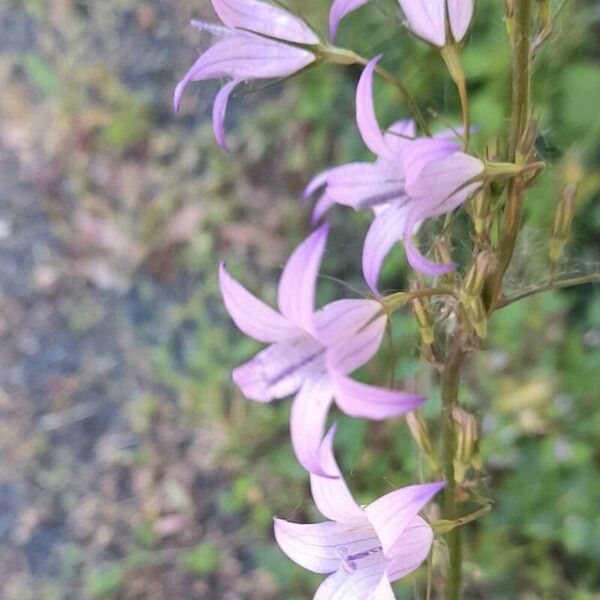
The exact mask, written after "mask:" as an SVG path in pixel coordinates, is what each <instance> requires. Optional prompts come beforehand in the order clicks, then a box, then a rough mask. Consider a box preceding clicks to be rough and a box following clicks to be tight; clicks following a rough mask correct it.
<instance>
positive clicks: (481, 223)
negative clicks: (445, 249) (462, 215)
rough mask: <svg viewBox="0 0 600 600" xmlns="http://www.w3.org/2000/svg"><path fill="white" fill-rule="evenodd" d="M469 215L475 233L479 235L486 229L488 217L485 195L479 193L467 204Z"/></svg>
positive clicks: (487, 203)
mask: <svg viewBox="0 0 600 600" xmlns="http://www.w3.org/2000/svg"><path fill="white" fill-rule="evenodd" d="M468 208H469V215H470V216H471V219H472V220H473V227H474V228H475V233H476V234H477V235H481V234H482V233H483V232H484V231H485V230H486V229H487V225H488V222H489V217H490V201H489V198H488V196H487V195H486V194H484V193H483V192H479V193H478V194H476V195H475V196H474V197H473V198H472V199H471V200H470V202H469V207H468Z"/></svg>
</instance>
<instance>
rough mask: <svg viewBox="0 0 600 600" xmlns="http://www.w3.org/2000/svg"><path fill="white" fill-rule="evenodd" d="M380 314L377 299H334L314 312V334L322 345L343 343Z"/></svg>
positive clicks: (379, 305)
mask: <svg viewBox="0 0 600 600" xmlns="http://www.w3.org/2000/svg"><path fill="white" fill-rule="evenodd" d="M381 315H383V307H382V305H381V303H380V302H378V301H377V300H360V299H345V300H336V301H335V302H330V303H329V304H327V305H326V306H324V307H323V308H322V309H320V310H319V311H317V312H316V313H315V335H316V337H317V339H318V340H319V341H320V342H321V343H322V344H323V345H324V346H332V345H335V344H337V343H340V342H342V343H343V342H345V341H346V340H348V339H349V338H352V337H354V336H355V335H356V334H357V333H358V332H359V331H360V330H361V329H363V328H364V327H365V326H366V325H368V324H369V323H371V322H372V321H374V320H375V319H376V318H377V317H379V316H381Z"/></svg>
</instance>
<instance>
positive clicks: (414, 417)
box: [406, 411, 436, 466]
mask: <svg viewBox="0 0 600 600" xmlns="http://www.w3.org/2000/svg"><path fill="white" fill-rule="evenodd" d="M406 424H407V425H408V429H409V430H410V433H411V435H412V436H413V438H414V440H415V442H417V446H419V449H420V450H421V452H423V454H425V456H426V457H427V458H428V459H429V462H430V463H431V465H432V466H434V465H435V464H436V461H435V458H434V453H433V446H432V445H431V438H430V437H429V429H428V428H427V423H425V420H424V419H423V417H422V416H421V415H420V413H418V412H417V411H412V412H409V413H407V414H406Z"/></svg>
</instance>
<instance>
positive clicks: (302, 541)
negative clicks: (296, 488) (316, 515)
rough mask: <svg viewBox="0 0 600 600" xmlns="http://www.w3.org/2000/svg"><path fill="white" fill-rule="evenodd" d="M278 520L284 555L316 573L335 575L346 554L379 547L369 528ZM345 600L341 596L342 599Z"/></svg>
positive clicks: (278, 535) (278, 538)
mask: <svg viewBox="0 0 600 600" xmlns="http://www.w3.org/2000/svg"><path fill="white" fill-rule="evenodd" d="M274 521H275V540H276V541H277V543H278V544H279V547H280V548H281V549H282V550H283V552H284V553H285V554H286V555H287V556H288V557H289V558H291V559H292V560H293V561H294V562H295V563H297V564H299V565H300V566H301V567H304V568H305V569H308V570H309V571H312V572H313V573H333V572H334V571H336V570H337V569H338V568H339V567H340V565H341V562H342V560H343V557H344V556H345V555H346V554H356V553H358V552H362V551H365V549H370V548H372V547H374V546H377V545H378V544H379V540H378V539H377V537H376V536H375V535H374V532H373V530H372V529H371V528H369V527H368V526H365V525H364V524H363V525H347V524H345V523H334V522H333V521H325V522H324V523H316V524H314V525H312V524H310V525H304V524H298V523H290V522H288V521H284V520H283V519H274ZM340 598H341V596H340Z"/></svg>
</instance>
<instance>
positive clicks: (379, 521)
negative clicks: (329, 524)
mask: <svg viewBox="0 0 600 600" xmlns="http://www.w3.org/2000/svg"><path fill="white" fill-rule="evenodd" d="M445 485H446V483H445V482H444V481H438V482H436V483H425V484H421V485H410V486H407V487H403V488H400V489H399V490H394V491H393V492H390V493H389V494H386V495H385V496H382V497H381V498H378V499H377V500H375V501H374V502H371V504H369V505H368V506H367V507H366V508H365V509H364V510H365V512H366V513H367V517H368V518H369V521H370V522H371V525H372V526H373V528H374V529H375V531H376V532H377V535H378V536H379V539H380V540H381V545H382V546H383V551H384V553H385V554H386V555H387V554H388V553H391V552H392V550H393V549H395V546H396V542H398V541H399V538H400V536H401V535H402V533H403V532H404V531H405V530H406V529H407V528H408V526H409V525H410V524H411V523H412V521H413V519H414V518H415V517H416V516H417V514H418V513H419V511H420V510H421V509H422V508H423V507H424V506H425V505H426V504H427V502H429V500H431V498H433V496H435V495H436V494H437V493H438V492H439V491H440V490H441V489H442V488H443V487H444V486H445Z"/></svg>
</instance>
